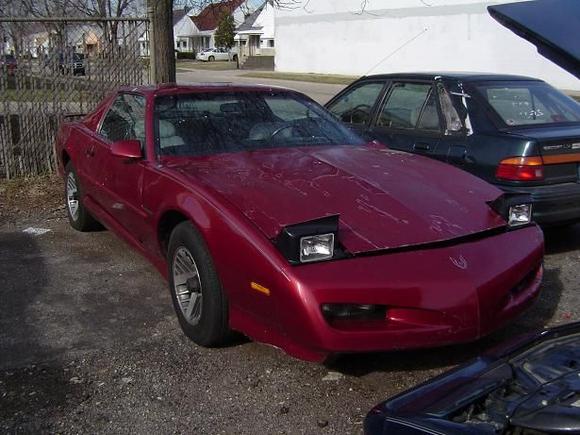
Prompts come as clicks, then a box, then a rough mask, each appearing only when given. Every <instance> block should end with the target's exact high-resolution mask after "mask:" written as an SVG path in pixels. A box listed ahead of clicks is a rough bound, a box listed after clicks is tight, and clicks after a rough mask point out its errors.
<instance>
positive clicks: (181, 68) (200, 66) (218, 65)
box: [175, 60, 238, 73]
mask: <svg viewBox="0 0 580 435" xmlns="http://www.w3.org/2000/svg"><path fill="white" fill-rule="evenodd" d="M175 66H176V68H177V72H178V73H179V72H191V71H196V70H203V71H229V70H234V69H238V65H237V63H236V62H227V61H216V62H199V61H193V60H178V61H177V63H176V64H175Z"/></svg>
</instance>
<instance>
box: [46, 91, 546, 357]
mask: <svg viewBox="0 0 580 435" xmlns="http://www.w3.org/2000/svg"><path fill="white" fill-rule="evenodd" d="M57 152H58V156H59V164H60V168H61V171H62V173H63V175H64V178H65V184H66V201H67V206H68V214H69V219H70V223H71V225H72V226H73V227H74V228H75V229H77V230H81V231H85V230H89V229H90V228H92V227H94V225H95V224H96V222H97V221H98V222H100V223H101V224H103V225H104V226H106V227H107V228H109V229H111V230H112V231H114V232H115V233H116V234H117V235H119V236H121V237H122V238H123V239H125V240H126V241H127V242H128V243H129V244H130V245H132V246H133V247H134V248H135V249H136V250H138V251H139V252H141V253H142V254H143V255H144V256H145V257H147V258H148V259H149V260H150V261H151V262H152V263H153V264H154V265H155V266H156V267H157V269H158V270H159V271H160V272H161V273H162V274H163V275H164V276H165V277H167V279H168V281H169V287H170V290H171V295H172V298H173V304H174V307H175V311H176V313H177V317H178V319H179V323H180V324H181V327H182V328H183V330H184V332H185V334H187V336H188V337H190V338H191V339H192V340H193V341H194V342H196V343H198V344H200V345H203V346H213V345H218V344H220V343H222V342H224V340H226V339H227V337H228V335H229V331H230V330H237V331H241V332H243V333H244V334H246V335H248V336H249V337H251V338H253V339H255V340H258V341H262V342H266V343H270V344H272V345H275V346H278V347H280V348H282V349H284V350H285V351H286V352H288V353H289V354H291V355H294V356H297V357H299V358H303V359H308V360H313V361H321V360H323V359H324V358H325V357H327V356H328V355H329V354H333V353H342V352H361V351H375V350H388V349H403V348H415V347H431V346H439V345H444V344H448V343H457V342H464V341H469V340H474V339H477V338H478V337H481V336H482V335H484V334H487V333H489V332H491V331H493V330H494V329H496V328H498V327H500V326H501V325H503V324H504V323H505V322H507V321H508V320H510V319H512V318H513V317H514V316H516V315H517V314H519V313H520V312H521V311H522V310H524V308H525V307H527V306H528V305H530V303H531V302H532V301H533V300H534V298H536V296H537V295H538V292H539V287H540V281H541V277H542V258H543V237H542V232H541V231H540V230H539V229H538V227H537V226H536V225H535V224H533V223H532V222H531V206H530V205H529V203H528V201H529V198H527V197H525V196H523V197H522V196H518V195H509V194H502V192H500V191H499V190H498V189H496V188H495V187H493V186H491V185H489V184H487V183H485V182H484V181H482V180H480V179H478V178H476V177H474V176H472V175H469V174H467V173H465V172H462V171H460V170H459V169H455V168H453V167H451V166H447V165H445V164H443V163H439V162H436V161H432V160H430V159H427V158H424V157H420V156H416V155H411V154H406V153H403V152H398V151H392V150H388V149H385V148H384V147H383V146H381V145H378V144H374V143H365V142H364V141H363V140H362V139H360V138H359V137H358V136H357V135H355V134H354V133H353V132H351V131H350V130H348V129H347V128H346V127H344V126H342V125H341V124H340V123H339V122H338V121H336V120H335V119H334V118H333V117H332V115H330V114H329V113H328V112H326V111H325V110H324V109H323V108H322V107H320V106H319V105H318V104H316V103H315V102H313V101H312V100H311V99H309V98H308V97H306V96H304V95H302V94H300V93H297V92H293V91H290V90H285V89H278V88H271V87H258V86H234V85H199V86H177V85H165V86H159V87H138V88H126V89H121V90H119V91H118V92H117V93H116V94H115V95H112V96H111V97H110V98H108V99H106V100H105V101H104V102H103V103H102V104H101V105H100V106H99V107H98V108H97V109H96V110H95V111H94V112H93V113H91V114H89V115H87V116H86V117H85V118H84V119H82V120H81V121H79V122H70V123H64V124H63V125H62V128H61V130H60V132H59V136H58V141H57Z"/></svg>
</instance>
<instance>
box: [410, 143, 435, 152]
mask: <svg viewBox="0 0 580 435" xmlns="http://www.w3.org/2000/svg"><path fill="white" fill-rule="evenodd" d="M413 149H415V150H418V151H431V145H429V144H428V143H424V142H417V143H415V145H413Z"/></svg>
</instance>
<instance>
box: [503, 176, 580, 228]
mask: <svg viewBox="0 0 580 435" xmlns="http://www.w3.org/2000/svg"><path fill="white" fill-rule="evenodd" d="M497 187H499V188H500V189H502V190H503V191H504V192H510V193H526V194H529V195H530V196H531V197H532V202H533V213H534V220H535V221H536V222H537V223H539V224H540V225H556V224H564V223H572V222H577V221H580V183H562V184H553V185H546V186H533V187H520V186H517V187H512V186H500V185H498V186H497Z"/></svg>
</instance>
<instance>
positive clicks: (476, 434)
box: [365, 323, 580, 435]
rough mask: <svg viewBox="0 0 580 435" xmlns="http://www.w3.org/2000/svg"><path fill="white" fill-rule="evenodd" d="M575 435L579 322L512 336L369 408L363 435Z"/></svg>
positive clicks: (579, 403) (579, 412)
mask: <svg viewBox="0 0 580 435" xmlns="http://www.w3.org/2000/svg"><path fill="white" fill-rule="evenodd" d="M577 433H580V323H572V324H568V325H564V326H560V327H556V328H553V329H548V330H545V331H542V332H540V333H532V334H529V335H527V336H523V337H520V338H517V339H515V340H513V341H511V342H509V343H506V344H503V345H502V346H501V347H498V348H496V349H495V350H493V351H491V352H488V353H486V354H484V355H482V356H480V357H478V358H476V359H474V360H473V361H471V362H469V363H467V364H465V365H463V366H461V367H459V368H457V369H455V370H452V371H450V372H448V373H444V374H443V375H441V376H438V377H436V378H433V379H431V380H429V381H427V382H426V383H424V384H422V385H419V386H418V387H415V388H413V389H411V390H409V391H406V392H404V393H401V394H399V395H398V396H396V397H393V398H392V399H390V400H387V401H386V402H384V403H381V404H380V405H377V406H376V407H374V408H373V409H372V410H371V411H370V412H369V414H368V416H367V418H366V420H365V434H366V435H387V434H388V435H391V434H392V435H403V434H404V435H427V434H430V435H432V434H457V435H461V434H464V435H494V434H505V435H516V434H517V435H541V434H577Z"/></svg>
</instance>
